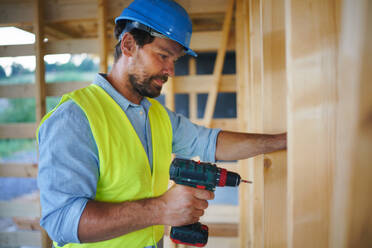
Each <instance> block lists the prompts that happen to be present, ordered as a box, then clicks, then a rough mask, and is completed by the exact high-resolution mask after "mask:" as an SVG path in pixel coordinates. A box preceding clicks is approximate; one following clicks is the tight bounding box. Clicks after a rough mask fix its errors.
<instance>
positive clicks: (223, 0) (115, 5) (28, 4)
mask: <svg viewBox="0 0 372 248" xmlns="http://www.w3.org/2000/svg"><path fill="white" fill-rule="evenodd" d="M130 2H131V0H111V1H109V2H108V18H110V19H114V18H115V17H117V16H118V15H120V13H121V12H122V10H123V9H124V8H125V7H127V6H128V5H129V3H130ZM178 2H179V3H180V4H181V5H182V6H183V7H184V8H185V9H186V11H187V12H188V13H189V15H191V16H194V15H205V14H214V13H225V11H226V7H227V2H228V1H227V0H215V1H214V3H213V4H210V1H209V0H180V1H178ZM0 9H1V10H2V14H1V15H0V24H2V25H4V26H11V25H16V24H32V21H33V14H32V1H30V0H3V1H1V2H0ZM96 18H97V4H96V1H95V0H77V1H70V0H61V1H56V2H54V1H47V2H46V6H45V22H46V23H56V22H64V21H83V20H94V19H96Z"/></svg>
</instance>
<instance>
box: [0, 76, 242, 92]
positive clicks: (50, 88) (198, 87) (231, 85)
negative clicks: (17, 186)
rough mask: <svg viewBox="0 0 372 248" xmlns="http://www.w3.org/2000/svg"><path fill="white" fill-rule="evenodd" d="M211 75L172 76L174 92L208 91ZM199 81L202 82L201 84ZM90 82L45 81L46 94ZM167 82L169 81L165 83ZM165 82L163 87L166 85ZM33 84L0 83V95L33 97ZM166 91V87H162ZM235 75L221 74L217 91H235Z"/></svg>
mask: <svg viewBox="0 0 372 248" xmlns="http://www.w3.org/2000/svg"><path fill="white" fill-rule="evenodd" d="M212 79H213V77H212V76H210V75H196V76H178V77H174V78H173V87H174V92H175V93H183V94H184V93H208V90H209V87H210V85H211V84H212ZM200 82H203V83H202V84H201V83H200ZM90 83H91V82H63V83H62V82H61V83H58V82H56V83H47V84H46V95H47V96H62V95H63V94H65V93H67V92H70V91H73V90H76V89H80V88H83V87H86V86H88V85H89V84H90ZM167 84H169V82H168V83H167ZM167 84H165V87H167ZM34 88H35V84H32V83H27V84H19V85H14V84H13V85H0V97H2V98H27V97H34V93H33V91H34ZM164 90H165V91H166V88H165V89H164ZM235 91H236V83H235V75H224V76H222V80H221V86H220V91H219V92H235Z"/></svg>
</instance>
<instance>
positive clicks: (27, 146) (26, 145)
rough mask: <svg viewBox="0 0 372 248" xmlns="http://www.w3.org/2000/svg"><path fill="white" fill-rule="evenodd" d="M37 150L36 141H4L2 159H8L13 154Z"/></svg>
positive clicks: (1, 141) (0, 155)
mask: <svg viewBox="0 0 372 248" xmlns="http://www.w3.org/2000/svg"><path fill="white" fill-rule="evenodd" d="M31 149H33V150H36V141H35V139H3V140H0V158H4V157H8V156H10V155H11V154H13V153H15V152H18V151H24V150H31Z"/></svg>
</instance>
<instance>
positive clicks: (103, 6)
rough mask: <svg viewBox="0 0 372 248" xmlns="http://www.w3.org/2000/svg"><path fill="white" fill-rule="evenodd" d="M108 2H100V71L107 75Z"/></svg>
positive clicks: (102, 0)
mask: <svg viewBox="0 0 372 248" xmlns="http://www.w3.org/2000/svg"><path fill="white" fill-rule="evenodd" d="M106 24H107V1H106V0H98V30H97V32H98V40H99V71H100V72H102V73H107V70H108V67H107V44H108V41H107V25H106Z"/></svg>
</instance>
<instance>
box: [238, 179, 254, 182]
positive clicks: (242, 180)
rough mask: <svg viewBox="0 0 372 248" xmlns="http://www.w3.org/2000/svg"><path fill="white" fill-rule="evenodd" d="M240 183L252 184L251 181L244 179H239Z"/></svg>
mask: <svg viewBox="0 0 372 248" xmlns="http://www.w3.org/2000/svg"><path fill="white" fill-rule="evenodd" d="M240 182H242V183H253V182H252V181H248V180H244V179H240Z"/></svg>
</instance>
